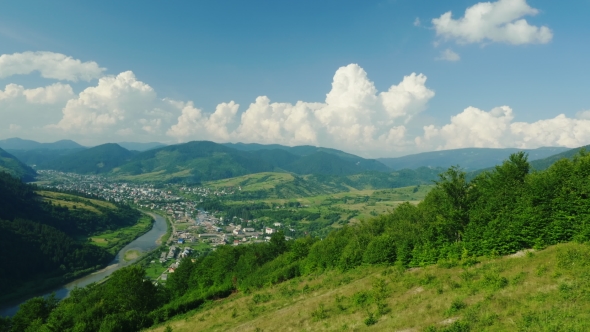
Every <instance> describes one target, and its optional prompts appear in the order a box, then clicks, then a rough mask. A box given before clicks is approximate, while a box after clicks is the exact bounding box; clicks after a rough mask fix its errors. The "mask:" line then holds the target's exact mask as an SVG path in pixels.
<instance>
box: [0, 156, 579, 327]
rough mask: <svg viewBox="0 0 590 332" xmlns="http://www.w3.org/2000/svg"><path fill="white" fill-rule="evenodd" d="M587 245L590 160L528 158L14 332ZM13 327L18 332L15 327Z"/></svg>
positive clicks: (161, 317)
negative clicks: (308, 283)
mask: <svg viewBox="0 0 590 332" xmlns="http://www.w3.org/2000/svg"><path fill="white" fill-rule="evenodd" d="M588 240H590V155H588V154H586V153H585V152H583V151H582V152H581V153H580V154H578V155H577V156H576V157H574V158H573V159H572V160H569V159H562V160H559V161H558V162H556V163H555V164H553V165H552V166H551V167H549V168H548V169H547V170H545V171H541V172H531V167H530V164H529V163H528V161H527V156H526V155H525V154H524V153H517V154H513V155H511V156H510V158H509V159H508V160H506V161H505V162H504V163H503V164H502V165H500V166H497V167H495V168H494V169H493V170H491V171H488V172H485V173H482V174H479V175H478V176H477V177H475V178H474V179H472V180H467V179H466V176H465V173H464V172H463V171H462V170H461V169H459V168H458V167H451V168H450V169H448V170H447V171H446V172H444V173H442V174H440V176H439V179H438V180H437V181H436V186H435V187H434V189H433V190H432V191H431V192H430V193H429V194H428V195H427V196H426V198H425V200H424V201H422V202H421V203H420V204H418V205H417V206H416V205H411V204H409V203H405V204H402V205H401V206H399V207H398V208H397V209H395V210H394V211H393V212H392V213H390V214H387V215H382V216H378V217H376V218H373V219H371V220H368V221H365V222H362V223H358V224H355V225H351V226H346V227H343V228H341V229H339V230H336V231H333V232H331V233H330V234H329V235H328V236H327V237H325V238H323V239H318V238H311V237H305V238H300V239H297V240H294V241H285V238H284V236H283V235H282V234H281V233H277V234H274V235H273V236H272V238H271V240H270V242H268V243H262V244H255V245H249V246H237V247H230V246H223V247H220V248H218V249H217V250H216V251H214V252H211V253H209V254H208V255H204V256H200V257H197V258H196V259H195V260H194V262H193V261H192V260H191V259H185V260H183V261H182V262H181V264H180V266H179V267H178V269H177V270H176V272H175V273H174V274H171V275H170V278H169V280H168V282H167V284H166V285H165V286H162V285H157V286H156V285H153V284H152V283H151V282H150V281H148V280H145V276H144V271H143V270H142V269H141V267H139V266H134V267H131V268H127V269H122V270H119V271H117V272H116V273H114V274H113V275H112V277H111V279H110V280H109V281H108V282H106V283H104V284H101V285H92V286H90V287H88V288H84V289H80V290H77V291H76V292H74V293H73V295H72V296H71V297H70V298H68V299H65V300H63V301H61V302H59V303H56V302H55V301H54V300H53V299H42V298H36V299H33V300H30V301H29V302H27V303H26V304H24V305H23V306H22V307H21V310H20V311H19V312H18V313H17V314H16V316H14V318H13V319H12V320H9V319H5V320H3V321H2V322H1V324H3V326H4V329H5V330H12V331H29V330H30V331H133V330H139V329H141V328H144V327H147V326H150V325H152V324H155V323H159V322H162V321H165V320H167V319H169V318H170V317H172V316H174V315H177V314H180V313H183V312H186V311H189V310H192V309H195V308H198V307H199V306H201V305H202V304H203V303H205V302H206V301H210V300H214V299H218V298H222V297H226V296H228V295H230V294H231V293H233V292H249V291H252V290H255V289H258V288H261V287H264V286H265V285H269V284H274V283H279V282H282V281H285V280H288V279H291V278H293V277H296V276H301V275H308V274H317V273H322V272H323V271H326V270H330V269H336V270H341V271H346V270H349V269H353V268H356V267H359V266H362V265H365V264H368V265H371V264H395V265H398V266H400V267H406V268H407V267H414V266H425V265H429V264H434V263H443V264H447V265H460V264H463V265H469V264H474V263H475V262H477V258H478V257H481V256H486V255H487V256H496V255H504V254H509V253H513V252H516V251H518V250H521V249H524V248H543V247H545V246H548V245H552V244H556V243H560V242H567V241H580V242H587V241H588ZM11 326H12V327H11Z"/></svg>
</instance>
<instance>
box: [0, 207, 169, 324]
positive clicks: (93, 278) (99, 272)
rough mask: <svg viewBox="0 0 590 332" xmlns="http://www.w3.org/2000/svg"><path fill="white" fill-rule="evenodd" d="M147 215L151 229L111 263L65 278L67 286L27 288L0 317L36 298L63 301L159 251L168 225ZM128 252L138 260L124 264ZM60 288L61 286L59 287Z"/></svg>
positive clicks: (59, 281) (7, 303) (0, 311)
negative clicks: (47, 297) (53, 296)
mask: <svg viewBox="0 0 590 332" xmlns="http://www.w3.org/2000/svg"><path fill="white" fill-rule="evenodd" d="M148 214H149V215H150V216H151V217H152V218H153V219H154V222H153V223H152V228H151V229H150V230H149V231H148V232H146V233H145V234H143V235H141V236H139V237H138V238H136V239H135V240H133V241H131V242H130V243H128V244H127V245H126V246H124V247H123V248H122V249H121V250H120V251H119V252H118V253H117V254H116V255H114V258H113V260H112V261H111V262H110V263H109V264H107V265H106V266H97V267H96V268H94V269H92V270H90V271H85V272H86V273H85V274H84V275H83V276H81V275H77V277H75V278H69V282H68V281H64V280H63V279H55V280H53V282H52V283H50V284H49V283H46V284H44V285H43V286H44V287H36V288H35V287H33V285H31V288H30V289H27V292H26V294H25V293H19V294H18V295H19V296H18V297H12V300H11V301H5V302H4V303H5V305H4V306H3V307H2V309H0V316H12V315H14V314H15V313H16V312H17V311H18V306H19V305H20V304H21V303H23V302H25V301H27V300H28V299H30V298H33V297H36V296H49V295H50V294H51V293H55V294H56V297H57V298H58V299H63V298H66V297H67V296H68V295H69V293H70V291H71V290H72V289H74V288H75V287H85V286H86V285H88V284H90V283H92V282H99V281H101V280H103V279H104V278H105V277H108V276H109V275H110V274H112V273H113V272H115V271H116V270H118V269H120V268H122V267H125V266H128V265H130V264H133V263H134V262H135V261H137V260H138V259H139V258H141V256H142V255H143V254H145V253H147V252H150V251H152V250H154V249H156V248H157V247H159V245H158V244H156V241H157V239H159V238H161V237H162V235H164V234H165V233H166V231H167V230H168V225H167V222H166V220H165V219H164V218H163V217H162V216H160V215H157V214H153V213H148ZM128 251H136V252H137V253H138V256H137V257H136V258H134V259H130V260H125V253H127V252H128ZM60 285H62V286H61V287H60ZM32 289H34V291H32Z"/></svg>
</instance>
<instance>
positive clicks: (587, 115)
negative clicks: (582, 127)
mask: <svg viewBox="0 0 590 332" xmlns="http://www.w3.org/2000/svg"><path fill="white" fill-rule="evenodd" d="M576 118H578V119H585V120H590V110H587V111H580V112H578V113H576Z"/></svg>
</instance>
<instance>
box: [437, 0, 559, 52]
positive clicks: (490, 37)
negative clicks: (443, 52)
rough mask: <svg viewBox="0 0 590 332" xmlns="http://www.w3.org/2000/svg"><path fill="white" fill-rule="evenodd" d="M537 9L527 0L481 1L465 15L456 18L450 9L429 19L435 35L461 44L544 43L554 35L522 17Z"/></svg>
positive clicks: (535, 11) (467, 10)
mask: <svg viewBox="0 0 590 332" xmlns="http://www.w3.org/2000/svg"><path fill="white" fill-rule="evenodd" d="M538 12H539V11H538V10H537V9H535V8H532V7H531V6H529V5H528V4H527V3H526V0H499V1H496V2H480V3H477V4H475V5H473V6H471V7H469V8H467V9H466V10H465V15H464V16H463V17H461V18H459V19H453V17H452V13H451V12H450V11H449V12H446V13H444V14H443V15H441V16H440V17H439V18H434V19H432V24H433V25H434V28H435V30H436V34H437V36H440V37H442V38H443V39H446V40H455V41H457V42H458V43H460V44H469V43H481V42H499V43H508V44H513V45H520V44H546V43H548V42H550V41H551V39H552V38H553V33H552V32H551V29H549V28H548V27H546V26H541V27H538V26H534V25H531V24H529V23H528V22H527V21H526V20H525V19H524V18H522V17H524V16H527V15H529V16H534V15H536V14H538Z"/></svg>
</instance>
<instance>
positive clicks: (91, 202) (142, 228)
mask: <svg viewBox="0 0 590 332" xmlns="http://www.w3.org/2000/svg"><path fill="white" fill-rule="evenodd" d="M36 193H37V194H38V195H39V196H41V197H42V198H41V199H42V200H44V201H49V202H51V203H52V204H54V205H60V206H63V207H67V208H68V209H84V210H88V211H90V212H93V213H96V214H102V212H101V211H100V210H98V209H97V208H96V206H100V207H104V208H107V209H110V210H115V209H116V208H117V207H116V206H115V205H114V204H112V203H109V202H105V201H101V200H97V199H91V198H85V197H80V196H75V195H70V194H65V193H59V192H53V191H43V190H41V191H37V192H36ZM152 221H153V220H152V218H151V217H149V216H147V215H143V216H142V217H141V218H139V220H138V221H137V223H135V224H134V225H132V226H127V227H121V228H118V229H116V230H108V231H105V232H103V233H100V234H94V235H92V236H91V237H90V241H91V243H92V244H94V245H97V246H99V247H103V248H105V249H107V250H108V251H109V252H110V253H111V254H116V253H117V252H118V251H119V250H121V248H123V247H124V246H125V245H126V244H127V243H129V242H131V241H133V240H134V239H136V238H137V237H138V236H140V235H142V234H144V233H145V232H147V231H149V230H150V229H151V228H152ZM80 240H83V239H80Z"/></svg>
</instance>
